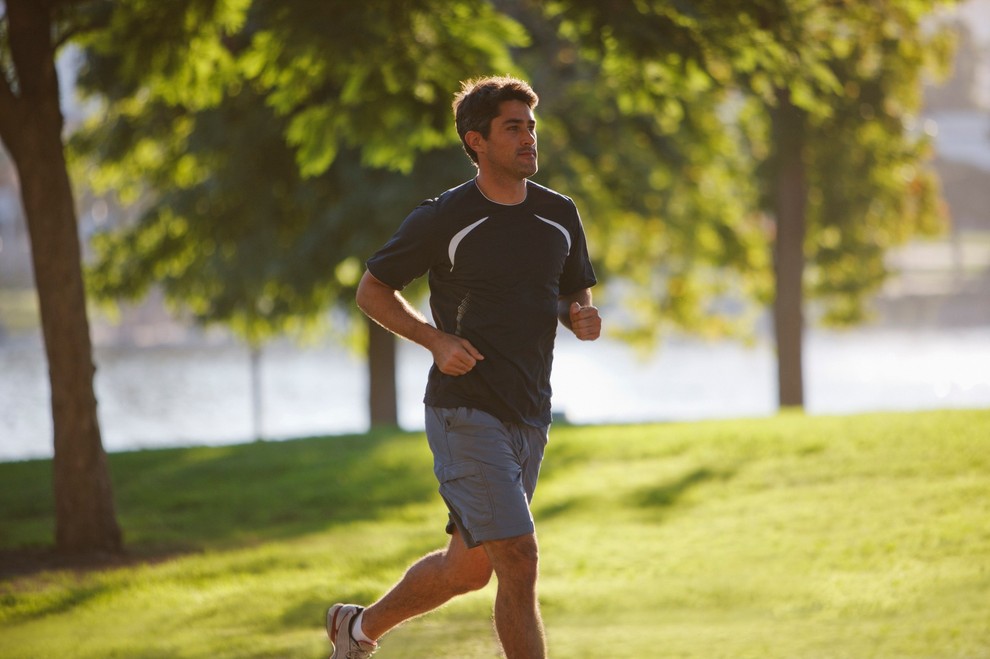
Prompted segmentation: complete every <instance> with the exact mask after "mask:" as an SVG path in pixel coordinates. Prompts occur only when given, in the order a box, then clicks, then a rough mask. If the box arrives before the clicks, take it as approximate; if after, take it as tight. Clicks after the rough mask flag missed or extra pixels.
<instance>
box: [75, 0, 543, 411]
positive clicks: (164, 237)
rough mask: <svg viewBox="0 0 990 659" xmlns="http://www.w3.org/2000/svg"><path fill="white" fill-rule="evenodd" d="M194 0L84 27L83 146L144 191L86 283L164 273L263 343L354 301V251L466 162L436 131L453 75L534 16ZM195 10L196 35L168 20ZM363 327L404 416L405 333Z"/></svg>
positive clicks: (131, 285) (379, 238)
mask: <svg viewBox="0 0 990 659" xmlns="http://www.w3.org/2000/svg"><path fill="white" fill-rule="evenodd" d="M200 4H203V3H196V2H189V1H188V0H187V2H186V3H156V2H141V1H136V0H135V1H132V2H127V3H118V4H117V5H116V6H115V8H114V11H113V12H112V14H111V16H110V18H111V21H110V28H109V29H108V30H106V31H103V32H100V33H98V34H97V33H94V34H93V35H91V36H90V37H89V38H85V39H83V40H81V43H82V44H83V45H84V47H85V58H86V64H85V66H84V67H83V70H82V72H81V74H80V85H81V86H82V88H83V89H84V90H86V91H88V92H89V93H91V94H93V95H97V96H100V97H102V99H103V100H104V104H105V110H104V112H102V113H101V114H100V115H99V116H97V117H95V118H94V120H93V121H92V122H91V123H90V124H89V125H88V126H87V128H86V129H85V130H84V131H82V132H81V133H80V134H79V135H78V136H77V137H76V139H75V140H74V143H73V144H74V149H75V150H76V151H78V152H79V153H80V154H82V155H83V156H84V161H85V163H86V164H90V165H95V169H89V170H87V176H88V177H89V179H90V181H91V183H92V184H93V185H95V186H96V187H97V188H98V189H103V190H113V191H115V192H116V193H117V194H119V195H121V196H122V198H123V200H124V201H125V202H137V201H139V202H140V204H141V205H142V206H143V207H144V208H145V209H146V210H145V211H144V212H143V213H141V215H140V217H139V218H138V220H137V222H136V223H134V224H133V225H131V226H126V227H122V228H119V229H116V230H113V231H111V232H108V233H106V234H103V235H100V236H97V238H96V239H95V241H94V246H95V248H96V255H97V259H96V264H95V266H94V268H93V273H92V274H93V276H92V285H93V289H94V290H95V291H96V292H97V294H98V295H100V296H101V297H108V298H119V297H123V298H131V299H136V298H139V297H141V296H143V295H144V294H145V293H146V292H147V290H148V289H149V287H150V286H151V285H153V284H157V285H161V286H162V288H163V289H164V292H165V295H166V297H167V299H168V300H169V301H170V302H171V303H173V304H174V305H176V306H181V307H183V308H185V309H187V310H189V311H190V312H191V313H192V315H193V317H194V318H196V319H197V320H198V321H199V322H202V323H224V324H227V325H229V326H230V327H232V328H233V329H234V330H235V331H236V332H237V333H238V334H239V335H241V336H242V337H244V338H245V339H246V340H247V341H248V342H249V343H250V344H251V345H252V346H255V347H256V346H258V345H260V344H261V343H262V342H264V341H265V340H267V339H268V338H270V337H271V336H273V335H275V334H276V333H279V332H283V331H293V330H301V329H303V327H304V326H305V325H307V324H308V323H311V322H312V321H314V320H315V319H318V318H322V317H325V314H326V312H327V310H328V308H329V307H331V306H333V305H335V304H337V303H338V302H340V301H343V302H344V303H345V304H346V305H347V306H348V307H353V305H352V304H351V300H352V295H353V288H354V286H355V285H356V283H357V281H358V279H359V277H360V275H361V274H362V271H363V266H362V263H361V260H360V259H359V258H358V257H359V256H366V255H370V254H371V252H372V251H373V250H374V249H375V248H376V247H377V246H378V245H380V244H381V243H382V242H384V240H385V239H386V238H387V237H388V235H390V233H391V232H392V231H394V229H395V227H396V226H397V223H398V222H399V221H400V220H401V219H402V217H404V216H405V214H406V213H408V211H409V210H410V209H411V208H412V207H413V206H414V205H415V204H416V203H418V201H420V199H421V198H422V195H423V191H424V190H432V191H440V190H443V189H444V187H449V186H450V185H453V184H455V183H457V182H460V181H461V180H463V179H464V178H466V177H467V176H470V172H471V169H470V166H469V164H468V160H467V158H466V156H464V155H463V154H461V155H457V154H456V153H453V152H452V151H451V149H450V148H448V149H446V150H443V148H442V147H451V145H454V144H457V143H458V142H457V136H456V133H455V132H454V130H453V127H452V121H451V119H450V99H451V92H452V90H451V85H452V84H454V83H456V81H457V80H460V79H464V78H467V77H470V76H472V75H474V74H475V73H476V72H477V71H483V70H492V69H494V70H507V69H509V68H511V60H510V59H509V57H508V54H507V50H506V48H507V46H508V45H511V44H513V43H517V42H519V41H520V40H521V39H522V38H523V37H524V35H523V33H522V32H521V31H520V30H519V29H518V28H517V27H516V26H514V24H513V23H512V22H511V21H508V20H506V19H505V18H503V17H500V16H499V15H497V14H496V13H495V12H494V11H493V10H492V9H491V7H490V6H489V5H488V4H486V3H481V2H472V1H469V0H463V1H460V2H442V1H437V0H418V1H416V2H404V3H392V2H366V3H351V2H298V3H281V2H274V1H269V2H265V1H262V0H257V1H255V2H252V3H246V2H226V3H222V2H216V3H205V4H207V5H210V6H213V7H216V8H219V7H226V11H225V12H220V11H218V10H214V11H215V14H214V16H215V18H214V20H212V21H204V20H202V17H200V16H194V14H193V12H196V11H199V9H198V7H199V5H200ZM190 23H195V24H196V25H198V26H200V27H199V32H198V34H196V35H193V38H189V35H185V34H183V33H182V30H176V29H174V28H172V27H169V26H181V25H187V24H190ZM163 25H164V26H166V27H161V26H163ZM206 26H209V27H206ZM163 32H164V33H163ZM357 54H360V56H358V55H357ZM139 62H140V63H145V62H146V63H147V64H143V65H139V64H137V63H139ZM438 149H440V151H439V152H438V151H437V150H438ZM455 149H456V147H455ZM368 327H369V339H368V344H369V346H370V348H371V351H370V352H371V360H370V375H371V377H370V380H371V392H370V400H371V417H372V423H373V424H376V425H377V424H393V425H394V424H395V423H396V421H397V412H396V397H395V359H394V344H393V339H392V337H391V335H390V334H388V333H386V332H384V330H381V328H379V327H378V326H377V325H374V324H373V323H369V324H368Z"/></svg>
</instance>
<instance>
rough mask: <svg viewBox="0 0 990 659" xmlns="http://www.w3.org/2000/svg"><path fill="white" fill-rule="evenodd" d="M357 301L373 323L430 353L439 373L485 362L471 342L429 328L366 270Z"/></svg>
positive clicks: (454, 372)
mask: <svg viewBox="0 0 990 659" xmlns="http://www.w3.org/2000/svg"><path fill="white" fill-rule="evenodd" d="M356 299H357V305H358V307H360V309H361V311H363V312H364V313H366V314H367V315H368V317H369V318H371V319H372V320H374V321H375V322H376V323H378V324H379V325H381V326H382V327H384V328H385V329H387V330H388V331H390V332H392V333H393V334H398V335H399V336H401V337H403V338H405V339H408V340H410V341H412V342H413V343H418V344H419V345H421V346H423V347H424V348H426V349H427V350H429V351H430V352H431V353H432V354H433V361H434V362H435V363H436V365H437V368H439V369H440V371H441V372H442V373H445V374H447V375H464V374H465V373H467V372H468V371H470V370H471V369H472V368H474V366H475V364H476V363H477V362H478V361H480V360H482V359H484V356H482V354H481V353H480V352H478V350H477V349H476V348H475V347H474V346H473V345H471V342H470V341H468V340H467V339H464V338H461V337H459V336H454V335H453V334H447V333H445V332H441V331H440V330H438V329H437V328H435V327H433V326H432V325H430V324H429V323H428V322H427V321H426V319H425V318H424V317H423V315H422V314H421V313H419V312H418V311H417V310H416V308H415V307H413V306H412V305H411V304H409V301H408V300H406V299H405V298H404V297H403V296H402V294H401V293H400V292H399V291H397V290H395V289H394V288H392V287H391V286H389V285H388V284H385V283H383V282H381V281H379V280H378V279H376V278H375V276H374V275H372V274H371V273H370V272H368V271H365V273H364V276H363V277H362V278H361V283H359V284H358V289H357V296H356Z"/></svg>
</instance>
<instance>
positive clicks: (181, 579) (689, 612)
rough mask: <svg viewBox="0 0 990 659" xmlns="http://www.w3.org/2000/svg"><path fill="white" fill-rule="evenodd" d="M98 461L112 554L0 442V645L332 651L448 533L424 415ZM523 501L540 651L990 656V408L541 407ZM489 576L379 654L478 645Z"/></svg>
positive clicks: (490, 641)
mask: <svg viewBox="0 0 990 659" xmlns="http://www.w3.org/2000/svg"><path fill="white" fill-rule="evenodd" d="M110 461H111V467H112V470H113V476H114V484H115V489H116V495H117V505H118V512H119V516H120V520H121V523H122V525H123V527H124V530H125V534H126V540H127V542H128V546H129V548H130V552H131V553H130V555H129V556H128V557H127V558H126V559H125V560H118V561H112V562H111V564H107V565H96V566H93V565H90V566H89V567H80V566H71V565H64V564H60V563H59V562H58V561H57V560H56V559H55V558H54V557H51V556H48V555H47V554H46V553H45V552H44V545H45V544H46V543H48V542H50V538H51V536H52V531H51V527H52V518H51V513H50V511H51V509H52V502H51V495H50V477H49V472H50V464H49V463H48V462H47V461H36V462H24V463H9V464H0V484H2V487H0V656H3V657H11V658H19V657H48V656H52V657H101V658H102V657H319V656H326V654H327V645H326V641H325V639H324V635H323V631H322V617H323V613H324V611H325V608H326V606H327V605H329V604H330V603H332V602H334V601H340V600H344V601H357V602H362V603H367V602H369V601H370V600H372V599H373V598H375V597H376V596H377V595H379V594H380V593H381V591H382V590H383V589H384V588H386V587H388V586H389V585H391V583H392V582H393V581H394V580H395V579H396V578H398V577H399V576H400V574H401V571H402V570H403V569H404V568H405V567H406V565H407V564H408V563H409V562H410V561H412V560H414V559H415V558H416V557H417V556H418V555H420V554H422V553H424V552H426V551H428V550H430V549H433V548H435V547H436V546H439V544H440V543H443V542H445V537H444V535H443V531H442V526H443V522H444V521H445V511H444V508H443V505H442V503H441V502H440V500H439V497H438V496H437V495H436V494H435V487H436V486H435V483H434V481H433V477H432V473H431V461H430V456H429V452H428V450H427V447H426V442H425V440H424V439H423V437H422V435H420V434H417V433H374V434H370V435H362V436H351V437H332V438H314V439H304V440H297V441H291V442H280V443H259V444H251V445H243V446H235V447H223V448H196V449H181V450H161V451H143V452H135V453H122V454H114V455H112V456H111V459H110ZM534 514H535V516H536V519H537V527H538V530H539V531H538V532H539V537H540V543H541V582H540V589H541V601H542V603H543V611H544V618H545V622H546V625H547V633H548V637H549V641H550V651H551V656H552V657H557V658H561V659H564V658H566V659H581V658H585V657H587V658H592V657H595V658H600V657H639V658H647V659H653V658H662V657H700V658H705V659H709V658H715V657H727V658H728V657H731V658H741V657H760V658H773V657H801V658H806V657H855V658H860V657H939V658H944V657H987V656H990V599H988V595H987V594H988V593H990V410H982V411H980V410H977V411H946V412H925V413H910V414H876V415H861V416H850V417H805V416H801V415H786V414H785V415H781V416H778V417H775V418H770V419H757V420H740V421H718V422H704V423H692V424H664V425H642V426H611V427H561V428H554V429H553V431H552V432H551V443H550V446H549V448H548V453H547V461H546V462H545V464H544V470H543V475H542V477H541V482H540V486H539V488H538V489H537V493H536V500H535V501H534ZM493 589H494V585H492V586H489V587H488V588H487V589H486V590H484V591H481V592H479V593H475V594H472V595H471V596H468V597H466V598H463V599H461V600H458V601H456V602H455V603H452V604H450V605H448V606H447V607H445V608H444V609H442V610H441V611H439V612H437V613H435V614H434V615H431V616H428V617H425V618H422V619H419V620H416V621H413V622H410V623H408V624H406V625H404V626H403V627H401V628H400V629H398V630H396V631H395V632H393V633H392V634H390V635H389V636H387V637H386V639H385V641H384V642H383V644H382V649H381V651H380V652H379V653H378V654H377V655H376V659H377V658H378V657H381V658H382V659H418V658H420V657H422V658H429V659H436V658H444V657H449V658H452V659H453V658H457V659H471V658H475V657H478V658H480V657H494V656H497V654H496V645H495V641H494V634H493V632H492V629H491V622H490V611H491V602H492V598H493V593H494V590H493Z"/></svg>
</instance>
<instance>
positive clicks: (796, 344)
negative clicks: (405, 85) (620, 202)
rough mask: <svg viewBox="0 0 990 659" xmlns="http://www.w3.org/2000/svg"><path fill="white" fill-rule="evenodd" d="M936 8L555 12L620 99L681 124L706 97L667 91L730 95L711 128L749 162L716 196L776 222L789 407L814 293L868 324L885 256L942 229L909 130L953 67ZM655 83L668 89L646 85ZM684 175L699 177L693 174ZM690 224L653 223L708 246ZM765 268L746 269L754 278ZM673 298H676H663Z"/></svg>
mask: <svg viewBox="0 0 990 659" xmlns="http://www.w3.org/2000/svg"><path fill="white" fill-rule="evenodd" d="M940 4H944V3H940V2H937V1H935V0H905V1H903V2H897V3H889V2H881V1H880V0H876V1H871V2H860V3H848V2H832V3H822V2H817V1H815V0H758V1H749V0H746V1H742V0H739V1H734V2H724V1H719V2H715V1H714V0H711V1H705V0H702V1H699V2H695V3H691V4H683V3H681V4H677V3H675V4H670V3H661V2H641V3H599V2H595V1H594V0H567V1H563V0H562V1H560V2H554V3H547V4H546V5H545V7H546V8H547V9H548V10H549V11H550V12H551V15H553V16H557V17H559V19H560V21H561V23H560V25H561V30H562V31H563V32H564V33H565V34H567V35H570V36H574V37H577V38H580V39H581V43H583V44H584V45H585V47H586V48H590V49H593V50H594V51H595V52H597V53H598V54H600V56H601V57H602V59H603V61H604V62H606V65H607V66H609V68H610V70H611V71H612V72H613V74H614V76H613V77H614V79H616V80H618V81H620V88H621V89H625V90H629V89H633V90H637V93H639V94H642V95H643V96H644V97H646V100H644V103H646V104H652V105H653V107H654V108H655V111H656V112H657V113H658V114H659V115H661V116H671V111H670V108H671V107H676V106H677V104H678V100H679V99H684V98H690V99H691V100H690V101H689V102H686V103H683V105H682V114H683V116H684V117H691V116H692V115H696V114H697V112H698V109H699V108H698V106H697V104H696V101H697V97H696V96H695V97H693V98H692V97H685V96H684V95H683V92H684V86H683V84H682V85H678V84H674V85H671V84H670V83H671V81H674V82H677V81H679V80H684V81H688V82H689V83H690V84H689V85H688V87H687V89H704V88H705V87H706V86H707V85H712V86H713V92H717V91H719V90H720V91H721V96H719V95H718V93H713V94H712V95H709V96H707V97H703V99H702V100H704V98H708V99H713V100H715V101H716V102H718V103H720V107H721V110H722V112H721V116H722V126H721V127H719V126H716V125H714V124H712V125H709V126H708V129H710V130H715V131H716V133H717V132H719V131H728V132H727V133H726V134H727V135H729V136H732V137H734V138H735V141H736V144H734V145H733V144H728V145H727V146H728V151H727V152H726V153H728V154H730V158H732V159H735V158H736V157H737V155H738V154H739V153H740V151H739V149H740V148H741V149H742V153H744V154H747V159H748V161H749V162H748V163H746V164H743V166H733V167H725V166H724V165H721V167H722V169H723V173H724V175H723V176H719V177H714V178H710V179H709V180H710V181H711V183H712V187H715V188H717V187H719V186H722V187H723V189H726V188H725V186H728V188H729V189H731V188H732V187H734V188H735V189H736V190H740V191H744V192H746V194H743V195H741V196H739V197H738V198H737V200H736V202H735V204H737V205H738V206H741V207H742V209H736V210H734V211H732V212H735V213H737V214H740V216H741V217H746V218H750V219H752V218H754V217H757V218H758V216H759V215H761V214H765V216H766V218H767V219H768V220H769V221H770V223H769V229H770V231H769V233H768V235H767V236H766V238H765V240H766V242H768V243H769V246H770V250H771V253H772V255H773V259H772V264H773V281H774V286H773V292H772V293H771V299H772V300H773V315H774V327H775V336H776V341H777V348H778V350H777V352H778V381H779V399H780V403H781V405H782V406H801V405H803V403H804V391H803V366H802V358H801V357H802V342H803V339H802V335H803V328H804V311H803V308H804V298H805V291H806V290H807V291H808V292H809V293H810V294H811V295H813V296H815V297H816V298H817V299H819V300H820V301H821V302H822V305H823V310H824V312H823V318H824V320H825V321H826V322H830V323H835V324H849V323H853V322H857V321H859V320H862V318H863V317H864V312H865V302H866V299H867V296H868V295H869V294H870V293H872V292H875V291H876V290H877V288H878V287H879V285H880V284H881V283H882V282H883V280H884V277H885V276H886V274H887V272H886V269H885V266H884V262H883V255H884V252H885V250H886V249H887V248H888V247H890V246H892V245H895V244H898V243H901V242H903V241H905V240H907V239H908V238H910V237H911V236H912V235H916V234H917V233H926V232H934V231H937V230H939V228H940V227H941V226H942V223H943V220H944V218H943V213H942V209H941V206H940V204H939V202H938V199H939V195H938V190H937V184H936V181H935V179H934V177H933V175H932V173H931V172H930V170H927V169H925V168H924V159H925V157H926V154H927V145H926V142H925V140H924V139H923V138H921V137H919V136H918V135H917V133H916V132H912V131H911V130H910V125H911V121H912V119H913V117H914V116H915V115H916V113H917V111H918V109H919V102H920V90H921V83H922V76H923V75H924V74H925V73H926V72H928V71H934V70H939V69H940V68H943V67H944V66H945V64H946V62H947V61H948V58H947V55H948V53H949V51H950V50H951V48H950V43H949V40H948V38H947V36H946V34H945V33H944V32H936V31H931V30H926V29H925V26H924V25H923V19H924V17H925V16H926V15H927V14H928V13H930V12H931V11H932V10H933V9H934V8H935V7H937V6H939V5H940ZM610 62H614V64H609V63H610ZM660 72H662V73H660ZM655 80H659V81H662V83H663V84H651V82H653V81H655ZM701 110H702V112H705V111H706V110H708V105H706V104H703V105H702V106H701ZM674 116H676V115H674ZM675 129H676V130H682V123H680V122H678V123H674V124H673V126H671V127H670V128H668V132H671V131H672V130H675ZM705 143H706V142H705V141H704V140H702V141H701V142H700V144H705ZM723 144H727V143H726V142H723ZM692 146H694V145H692ZM689 152H691V151H689ZM659 155H660V157H662V158H666V157H667V154H665V153H663V152H661V153H660V154H659ZM711 156H712V152H709V153H706V154H705V155H704V156H703V158H702V159H701V160H700V161H699V163H698V164H699V167H701V170H700V171H702V172H705V173H706V174H708V175H709V176H711V173H712V171H713V170H712V169H711V167H713V166H715V167H719V166H720V164H719V162H718V161H719V160H720V159H721V156H719V155H717V154H715V159H714V160H713V159H712V158H711ZM684 174H686V175H687V176H689V177H690V176H691V174H692V170H691V169H686V170H685V171H684ZM750 174H755V181H756V183H757V185H758V190H757V191H758V194H757V195H755V196H754V195H752V194H751V190H750V189H749V188H748V187H747V186H746V185H744V184H741V183H740V182H738V181H733V180H732V177H733V176H735V175H744V176H748V175H750ZM753 201H755V202H756V203H755V204H754V205H752V206H750V204H751V203H752V202H753ZM682 210H683V206H678V205H671V206H667V207H665V208H664V209H663V210H662V211H660V210H659V209H658V216H659V217H662V218H663V223H664V224H665V225H670V224H676V223H677V222H684V223H685V224H687V225H688V226H695V227H696V229H697V230H698V231H699V232H700V233H701V236H703V235H704V234H705V233H707V231H708V229H707V227H706V225H705V223H699V222H698V221H697V220H696V218H693V217H691V216H690V215H684V214H682ZM716 226H717V225H716ZM752 226H753V225H750V228H752ZM716 235H718V236H719V237H720V238H721V234H716ZM740 235H746V236H747V237H752V236H754V235H755V234H754V233H753V232H752V231H747V232H746V233H745V234H740ZM701 236H699V240H700V239H701ZM648 244H649V241H642V242H634V241H630V242H629V243H620V245H622V246H623V248H624V251H623V253H622V254H621V255H619V256H617V257H616V263H622V262H624V263H627V264H631V263H636V262H639V261H641V260H644V259H645V260H650V259H652V258H655V256H656V252H652V251H650V250H649V249H647V248H646V245H648ZM740 244H746V245H750V246H751V245H752V243H751V242H745V243H740ZM625 248H628V249H625ZM769 262H770V259H763V260H761V259H759V258H755V257H753V256H750V258H749V259H748V260H747V263H748V264H749V265H750V266H757V267H758V266H760V265H762V264H766V263H769ZM751 274H752V277H750V279H751V281H753V282H757V285H756V286H755V287H746V288H750V290H752V291H754V292H755V293H757V298H758V299H760V296H761V295H763V294H764V293H765V291H766V289H765V288H764V287H763V285H761V284H759V282H760V281H761V278H760V277H759V275H758V274H756V273H751ZM667 295H668V296H670V297H671V298H673V297H675V296H677V295H680V293H679V291H678V290H677V288H670V287H668V290H667Z"/></svg>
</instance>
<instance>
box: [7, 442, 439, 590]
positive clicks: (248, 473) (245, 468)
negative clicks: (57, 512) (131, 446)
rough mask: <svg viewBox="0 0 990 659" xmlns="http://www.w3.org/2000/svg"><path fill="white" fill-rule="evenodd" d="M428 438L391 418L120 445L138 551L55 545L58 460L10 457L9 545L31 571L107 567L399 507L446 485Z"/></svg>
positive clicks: (283, 534)
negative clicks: (382, 423) (387, 422)
mask: <svg viewBox="0 0 990 659" xmlns="http://www.w3.org/2000/svg"><path fill="white" fill-rule="evenodd" d="M425 446H426V444H425V440H424V439H423V438H422V434H416V433H404V432H401V431H398V430H391V431H378V432H373V433H369V434H364V435H352V436H340V437H320V438H308V439H299V440H292V441H284V442H256V443H252V444H244V445H236V446H224V447H205V448H186V449H165V450H146V451H136V452H128V453H116V454H111V455H110V456H109V461H110V468H111V472H112V477H113V484H114V495H115V501H116V506H117V513H118V520H119V522H120V525H121V527H122V529H123V531H124V539H125V544H126V546H127V554H125V555H123V556H116V557H115V556H104V557H99V556H97V557H88V558H87V559H85V560H81V561H80V560H79V559H75V560H73V559H69V558H67V557H61V556H59V555H58V554H56V553H55V552H54V551H53V550H52V549H51V540H52V536H53V532H52V529H53V528H54V520H53V512H52V511H53V509H54V504H53V502H52V496H51V465H50V461H45V460H41V461H36V462H34V463H19V464H17V463H14V464H8V465H0V468H2V469H0V474H6V472H8V471H9V472H11V475H12V476H13V475H15V474H18V475H19V474H21V473H22V472H23V474H24V477H18V478H17V482H18V484H19V487H18V488H17V489H16V490H14V491H11V490H6V491H5V492H3V493H0V509H3V510H4V513H3V518H4V520H3V521H4V524H3V526H4V527H6V528H5V529H4V530H2V531H0V556H7V557H8V558H10V557H16V558H17V559H18V560H17V569H15V570H12V571H13V572H16V573H20V574H24V573H25V572H34V571H39V570H45V569H52V568H54V567H66V568H69V569H92V568H105V567H112V566H114V565H126V564H130V563H133V562H135V561H138V562H146V561H154V560H156V559H157V558H162V557H164V556H165V555H167V554H171V555H174V554H182V553H190V552H197V551H201V550H204V549H210V548H224V547H231V546H241V545H245V544H252V543H257V542H264V541H267V540H275V539H285V538H289V537H294V536H300V535H305V534H309V533H313V532H318V531H321V530H325V529H327V528H330V527H332V526H334V525H339V524H346V523H348V522H352V521H357V520H368V519H374V518H376V517H388V516H390V515H391V514H394V513H395V512H396V510H397V509H398V508H402V507H405V506H408V505H410V504H417V503H422V502H427V501H429V500H431V498H433V497H435V496H436V483H435V481H434V478H433V472H432V463H431V462H430V461H429V460H430V458H429V452H428V450H426V448H425ZM421 461H422V463H421V464H420V462H421ZM28 475H29V476H30V477H27V476H28ZM3 562H4V563H5V564H7V565H5V567H9V566H10V564H9V563H8V561H6V560H4V561H3ZM32 563H33V564H34V565H35V566H36V567H35V568H34V569H32V568H31V566H32ZM5 571H8V570H4V569H0V573H2V572H5ZM8 572H9V571H8ZM0 576H2V574H0Z"/></svg>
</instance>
